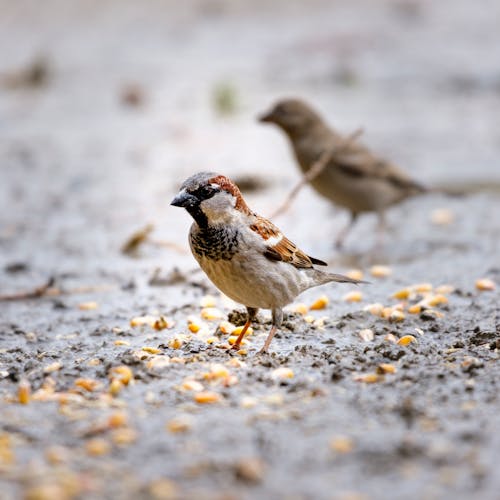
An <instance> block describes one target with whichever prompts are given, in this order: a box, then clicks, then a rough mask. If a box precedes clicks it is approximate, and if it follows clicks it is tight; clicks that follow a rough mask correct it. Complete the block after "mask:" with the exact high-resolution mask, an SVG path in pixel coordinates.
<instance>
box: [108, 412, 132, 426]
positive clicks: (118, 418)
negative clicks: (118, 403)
mask: <svg viewBox="0 0 500 500" xmlns="http://www.w3.org/2000/svg"><path fill="white" fill-rule="evenodd" d="M108 425H109V427H111V428H116V427H124V426H125V425H127V414H126V413H124V412H122V411H115V412H114V413H112V414H111V415H110V416H109V417H108Z"/></svg>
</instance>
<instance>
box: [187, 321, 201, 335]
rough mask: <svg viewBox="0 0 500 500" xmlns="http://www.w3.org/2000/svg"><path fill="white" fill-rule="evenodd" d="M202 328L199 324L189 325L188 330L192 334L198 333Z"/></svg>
mask: <svg viewBox="0 0 500 500" xmlns="http://www.w3.org/2000/svg"><path fill="white" fill-rule="evenodd" d="M200 328H201V326H200V325H199V324H198V323H189V324H188V330H189V331H190V332H191V333H198V332H199V331H200Z"/></svg>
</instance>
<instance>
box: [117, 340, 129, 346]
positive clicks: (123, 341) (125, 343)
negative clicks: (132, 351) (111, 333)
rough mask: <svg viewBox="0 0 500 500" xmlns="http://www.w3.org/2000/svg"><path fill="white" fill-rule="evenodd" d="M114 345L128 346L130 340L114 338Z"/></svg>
mask: <svg viewBox="0 0 500 500" xmlns="http://www.w3.org/2000/svg"><path fill="white" fill-rule="evenodd" d="M114 344H115V345H123V346H129V345H130V342H129V341H128V340H115V342H114Z"/></svg>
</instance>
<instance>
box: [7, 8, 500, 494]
mask: <svg viewBox="0 0 500 500" xmlns="http://www.w3.org/2000/svg"><path fill="white" fill-rule="evenodd" d="M0 8H1V10H2V18H1V19H0V47H2V49H3V50H2V57H1V58H0V181H1V182H0V295H2V297H3V299H4V300H1V301H0V411H1V413H0V415H1V416H0V498H1V499H2V500H3V499H4V498H5V499H11V498H28V499H37V500H39V499H42V500H45V499H47V500H48V499H51V500H53V499H56V500H58V499H72V498H77V499H79V498H84V499H98V498H110V499H111V498H112V499H116V498H124V499H128V498H134V499H135V498H154V499H156V498H159V499H162V498H167V499H171V498H179V499H184V498H186V499H191V498H192V499H205V498H206V499H253V498H269V499H274V498H276V499H278V498H285V499H290V500H291V499H293V500H296V499H309V498H314V499H320V500H322V499H339V500H340V499H341V500H365V499H366V500H371V499H393V498H394V499H398V498H407V499H421V498H426V499H442V498H451V497H453V498H456V499H461V498H463V499H468V498H471V497H472V496H474V498H481V499H497V498H499V496H498V495H499V494H498V492H499V491H500V475H499V474H498V470H497V467H496V464H497V463H498V461H499V460H500V438H499V434H498V428H499V425H500V416H499V415H500V401H499V397H498V393H499V388H498V380H500V368H499V363H498V357H499V355H498V353H499V345H500V341H499V332H500V308H499V301H498V299H499V296H498V291H497V290H491V291H480V290H478V288H477V287H476V280H478V279H481V278H485V279H489V280H491V281H492V282H493V283H492V284H493V285H494V284H495V282H496V283H497V286H498V282H499V280H500V265H499V260H498V256H499V255H500V239H499V235H500V218H499V217H498V214H499V213H500V197H499V195H498V194H499V192H500V189H499V188H498V186H499V185H500V174H499V169H498V153H499V151H500V135H499V130H500V127H499V123H498V122H499V120H500V119H499V116H500V114H499V112H498V111H499V96H500V67H499V64H498V61H499V60H500V59H499V56H500V54H499V51H500V32H499V31H498V26H497V23H496V19H498V17H499V15H500V4H498V2H493V1H490V2H483V3H482V4H481V8H479V7H478V6H473V5H472V4H471V3H470V2H468V1H466V0H459V1H457V0H447V1H443V2H430V1H421V2H417V1H401V0H400V1H389V0H384V1H379V2H371V1H369V0H356V1H354V2H353V1H347V0H345V1H336V2H325V1H320V0H316V1H312V2H297V1H286V2H285V1H277V2H274V3H272V5H269V4H268V2H259V1H254V2H246V1H231V2H229V1H212V2H201V1H200V2H194V1H188V2H183V3H182V7H180V6H179V4H178V3H174V2H156V1H153V0H148V1H146V2H141V3H140V5H139V4H138V3H136V2H132V1H120V2H118V1H108V2H94V1H90V2H88V1H87V2H83V1H81V2H71V3H70V4H69V3H68V2H64V1H62V0H61V1H59V2H58V1H54V0H51V1H47V2H43V5H42V3H39V2H30V1H25V2H16V3H15V4H14V3H12V2H8V1H0ZM284 95H299V96H302V97H304V98H307V99H308V100H310V101H312V102H313V103H314V104H315V105H316V106H317V107H319V108H320V109H321V110H322V111H323V113H324V115H325V116H327V117H328V119H329V120H330V121H331V122H332V123H334V124H335V125H336V127H337V128H339V129H340V130H343V131H345V132H346V133H349V132H352V131H353V130H355V129H356V128H358V127H359V126H363V127H364V130H365V132H364V135H363V139H364V141H365V142H367V143H368V144H370V145H371V146H372V147H373V148H376V149H377V150H378V151H381V152H383V153H384V154H386V155H387V156H390V157H391V158H392V159H393V160H394V161H396V162H398V163H400V164H401V165H403V166H404V168H406V169H407V170H408V171H411V172H412V174H413V175H414V176H415V177H417V178H419V179H420V180H421V181H422V182H425V183H426V184H428V185H435V186H454V187H457V186H458V187H460V188H461V189H462V190H463V191H464V192H465V195H464V196H461V197H446V196H443V195H439V194H432V195H428V196H425V197H420V198H415V199H413V200H410V201H408V202H406V203H405V204H403V205H401V206H399V207H397V208H394V209H393V210H392V211H391V212H390V214H389V221H390V230H389V231H388V234H387V236H386V240H385V244H384V246H383V248H382V249H379V250H377V251H374V250H373V242H374V231H373V229H374V222H375V221H374V219H372V218H371V217H370V216H367V217H365V218H364V219H363V220H362V221H361V222H360V224H359V226H357V227H356V229H355V230H354V231H353V233H352V234H351V235H350V237H349V238H348V240H347V245H346V248H345V250H344V251H343V252H342V253H336V252H335V251H334V249H333V240H334V236H335V234H336V232H337V231H338V230H339V228H340V227H342V225H343V224H344V223H345V222H346V215H345V214H344V213H342V212H341V211H334V210H333V209H332V208H331V207H330V206H329V205H328V203H326V202H325V201H323V200H321V199H319V198H318V197H317V196H315V194H314V193H313V192H312V191H311V190H309V189H304V190H303V192H301V194H300V195H299V196H298V198H297V199H296V200H295V203H294V204H293V206H292V208H291V209H290V210H289V211H288V212H287V213H285V214H283V215H281V216H280V217H279V218H277V219H276V220H275V222H276V223H277V224H278V225H279V226H280V227H281V228H282V229H283V230H284V231H285V232H286V233H287V235H288V236H289V237H290V238H291V239H292V240H293V241H295V242H296V243H297V244H298V245H299V246H300V247H301V248H303V249H304V250H306V251H307V252H308V253H310V254H312V255H314V256H317V257H318V258H321V259H326V260H328V261H329V263H330V265H331V268H333V269H334V270H335V271H338V272H346V271H348V270H350V269H353V268H355V269H359V270H361V271H362V272H363V273H364V275H365V277H366V278H367V279H369V280H370V281H372V284H371V285H367V286H363V287H359V288H357V289H356V290H353V289H352V288H351V287H349V286H341V285H326V286H324V287H322V288H318V289H316V290H311V291H309V292H307V293H305V294H303V295H302V296H301V297H300V298H299V301H300V303H303V304H306V305H307V306H310V305H311V304H313V303H314V302H315V301H316V300H317V299H318V298H319V297H320V296H321V295H323V294H324V295H326V296H327V297H328V298H329V302H328V303H327V304H326V305H325V307H324V308H323V309H317V310H310V311H308V312H307V313H306V314H305V315H304V314H302V313H301V312H300V311H301V310H302V309H304V306H300V304H299V303H297V304H293V305H292V306H291V307H290V308H289V311H288V315H287V318H286V321H285V324H284V327H283V328H282V330H281V332H280V334H279V335H277V336H276V339H275V340H274V341H273V344H272V346H271V354H269V355H266V356H261V357H259V356H256V354H255V353H256V351H257V350H258V349H259V348H260V346H261V345H262V343H263V341H264V339H265V337H266V335H267V331H268V329H269V326H270V315H269V312H268V311H262V312H261V314H260V316H259V322H258V323H257V324H256V325H255V328H254V333H253V334H252V335H251V336H249V337H248V344H247V345H246V346H245V349H246V351H247V354H244V353H241V354H228V353H227V352H226V349H225V348H224V346H225V345H226V344H227V340H228V338H229V333H224V332H223V331H221V328H220V325H221V321H225V320H227V319H228V318H229V320H230V321H231V322H232V323H233V324H241V321H242V316H241V314H238V313H237V312H234V311H238V310H241V308H240V307H239V306H238V305H235V304H233V303H230V302H229V301H228V300H227V299H225V298H224V297H221V296H220V295H219V294H218V292H217V291H216V290H215V289H214V288H213V287H212V286H211V285H210V283H209V282H208V281H207V279H206V278H205V277H204V276H203V274H202V273H201V272H199V271H197V270H196V266H195V262H194V259H193V258H192V257H191V256H190V254H189V251H188V245H187V231H188V227H189V224H190V219H189V216H188V215H187V214H184V213H182V212H181V211H179V210H178V209H175V208H173V207H170V206H169V202H170V200H171V198H172V197H173V195H174V194H175V192H176V190H177V188H178V185H179V184H180V182H182V180H183V179H184V178H185V177H186V176H187V175H189V174H191V173H193V172H195V171H198V170H202V169H213V170H218V171H220V172H221V173H225V174H227V175H230V176H232V177H234V178H236V179H237V180H246V181H247V182H246V185H247V189H246V190H245V194H246V197H247V200H248V201H249V204H250V205H251V206H252V208H253V209H255V210H256V211H257V212H259V213H261V214H263V215H268V214H270V213H272V212H273V210H274V209H275V208H276V207H277V206H278V205H279V204H280V203H281V202H282V201H283V200H284V198H285V196H286V194H287V192H288V191H289V190H290V189H291V187H292V186H293V185H294V183H295V182H297V180H298V179H299V174H298V170H297V169H296V168H295V167H294V165H293V161H292V159H291V155H290V152H289V150H288V148H287V145H286V143H285V141H284V139H283V137H282V136H281V135H280V134H279V133H278V131H276V130H274V129H273V128H270V127H267V128H266V127H263V126H261V125H260V124H258V123H257V122H256V120H255V116H256V115H257V114H258V113H259V112H261V111H263V110H265V109H267V108H268V107H269V106H270V104H271V103H272V102H273V101H274V100H275V99H276V98H278V97H280V96H284ZM248 181H258V182H257V183H256V185H253V186H252V182H248ZM253 184H255V182H253ZM311 218H313V220H314V224H311ZM438 222H441V223H438ZM147 224H152V225H153V226H154V229H153V230H152V231H151V232H150V234H149V235H148V237H147V238H146V240H145V241H144V242H143V243H142V244H141V245H139V246H138V248H137V250H136V251H135V252H132V254H128V255H127V254H124V253H123V252H122V251H121V249H122V246H123V244H124V243H125V242H126V241H127V239H128V238H129V237H130V235H131V234H133V233H134V231H136V230H139V229H141V228H143V227H145V226H146V225H147ZM375 264H379V265H385V266H388V267H389V269H390V271H392V273H391V274H390V275H388V276H386V277H383V278H380V277H374V276H370V270H371V266H373V265H375ZM49 280H50V283H49ZM426 283H427V284H430V285H432V286H433V290H432V291H429V290H430V286H423V284H426ZM44 284H49V285H50V286H49V287H48V288H47V289H44V290H43V293H38V295H39V296H37V297H32V298H29V297H26V296H25V297H24V298H23V297H22V294H26V292H30V291H31V292H33V291H35V289H36V288H37V287H40V286H43V285H44ZM418 284H420V286H416V285H418ZM442 285H449V286H447V287H445V288H442V289H440V290H437V287H439V286H442ZM402 290H403V291H402ZM353 291H359V292H361V293H362V300H361V302H349V301H346V300H344V296H345V294H347V293H349V292H353ZM398 291H400V298H394V297H393V294H394V293H395V292H398ZM16 294H18V295H19V296H17V297H16V296H15V295H16ZM13 295H14V297H13ZM34 295H36V293H35V294H34ZM407 295H408V296H407ZM440 295H441V297H440ZM7 296H10V299H12V300H6V299H8V298H9V297H7ZM436 296H437V297H438V298H436ZM442 296H444V298H443V297H442ZM422 299H423V300H427V302H426V304H427V306H428V307H430V309H424V310H422V311H421V312H420V313H416V314H411V313H410V312H409V311H408V308H409V307H411V306H412V305H415V304H416V303H418V302H419V301H420V300H422ZM374 303H381V304H382V305H383V306H385V307H387V308H391V309H385V311H384V313H383V314H392V320H389V319H385V318H383V317H380V315H376V314H373V312H376V311H374V308H373V307H372V308H371V309H372V312H370V311H368V310H367V308H368V306H369V305H370V304H374ZM211 304H213V305H215V307H216V310H215V311H208V313H209V314H212V315H213V316H216V318H215V319H206V318H205V319H202V315H206V314H207V311H206V310H204V309H203V306H206V305H211ZM398 304H402V309H403V311H404V315H405V317H404V319H403V318H401V319H402V321H397V319H398V318H397V316H396V315H397V314H398V313H397V312H396V313H394V311H395V310H396V309H395V308H397V306H398ZM429 304H430V305H429ZM432 304H434V305H432ZM412 310H413V309H412ZM219 314H220V317H218V315H219ZM144 316H150V318H149V319H148V318H146V319H143V321H144V322H145V323H146V324H144V325H142V326H132V324H133V323H134V321H132V320H133V319H134V318H142V317H144ZM161 316H164V318H165V320H166V321H165V322H163V323H162V321H161V320H160V317H161ZM131 321H132V324H131ZM138 321H139V320H137V319H136V320H135V322H136V323H137V322H138ZM152 321H159V322H158V323H157V324H156V327H157V328H156V329H155V328H154V327H152V326H151V325H150V322H152ZM189 322H191V325H198V326H199V327H200V329H199V331H197V332H196V333H193V332H192V331H190V330H189V328H188V324H189ZM162 327H165V328H162ZM228 328H229V326H228V325H225V326H224V324H223V325H222V330H227V329H228ZM191 329H193V330H194V329H196V327H195V326H191ZM362 330H371V334H370V333H366V332H364V333H363V334H362V336H360V334H359V332H360V331H362ZM407 335H411V336H413V338H414V341H412V342H410V343H408V344H407V345H404V340H403V341H402V342H400V343H398V341H399V339H401V338H403V337H405V336H407ZM362 337H363V338H362ZM145 348H146V349H145ZM28 393H29V395H28ZM212 399H213V402H211V403H209V402H206V403H204V402H203V401H206V400H208V401H211V400H212ZM197 400H198V401H197ZM21 402H24V403H25V404H21Z"/></svg>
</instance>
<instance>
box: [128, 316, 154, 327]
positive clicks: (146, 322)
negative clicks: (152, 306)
mask: <svg viewBox="0 0 500 500" xmlns="http://www.w3.org/2000/svg"><path fill="white" fill-rule="evenodd" d="M155 322H156V318H155V317H153V316H137V317H135V318H132V319H131V320H130V326H131V327H132V328H135V327H136V326H153V325H154V324H155Z"/></svg>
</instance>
